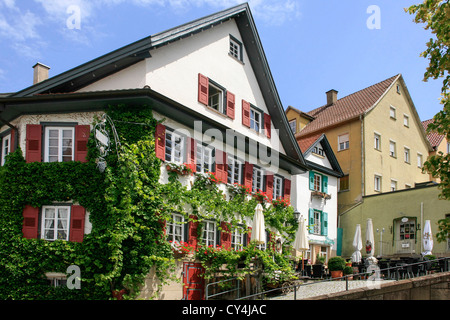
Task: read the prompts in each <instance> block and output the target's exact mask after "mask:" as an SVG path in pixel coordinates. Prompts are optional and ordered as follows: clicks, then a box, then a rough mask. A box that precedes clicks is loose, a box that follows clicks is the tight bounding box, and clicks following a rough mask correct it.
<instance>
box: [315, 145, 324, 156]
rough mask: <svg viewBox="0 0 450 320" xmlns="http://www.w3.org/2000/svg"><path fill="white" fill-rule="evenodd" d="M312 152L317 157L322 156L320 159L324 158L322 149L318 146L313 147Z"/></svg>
mask: <svg viewBox="0 0 450 320" xmlns="http://www.w3.org/2000/svg"><path fill="white" fill-rule="evenodd" d="M312 152H313V153H315V154H317V155H319V156H322V157H324V156H325V153H324V152H323V149H322V148H321V147H319V146H315V147H314V148H313V151H312Z"/></svg>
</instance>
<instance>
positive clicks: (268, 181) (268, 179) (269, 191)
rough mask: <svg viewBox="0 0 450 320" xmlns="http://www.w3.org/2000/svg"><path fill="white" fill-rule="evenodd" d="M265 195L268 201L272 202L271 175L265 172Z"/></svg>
mask: <svg viewBox="0 0 450 320" xmlns="http://www.w3.org/2000/svg"><path fill="white" fill-rule="evenodd" d="M266 194H267V197H268V198H269V200H270V201H272V197H273V173H272V172H270V171H267V175H266Z"/></svg>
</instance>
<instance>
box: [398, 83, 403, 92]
mask: <svg viewBox="0 0 450 320" xmlns="http://www.w3.org/2000/svg"><path fill="white" fill-rule="evenodd" d="M397 93H398V94H402V93H401V92H400V85H399V84H397Z"/></svg>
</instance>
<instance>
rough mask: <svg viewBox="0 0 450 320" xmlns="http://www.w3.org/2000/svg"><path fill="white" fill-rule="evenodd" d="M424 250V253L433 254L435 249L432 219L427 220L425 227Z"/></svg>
mask: <svg viewBox="0 0 450 320" xmlns="http://www.w3.org/2000/svg"><path fill="white" fill-rule="evenodd" d="M422 241H423V250H424V252H422V255H424V256H426V255H429V254H431V251H432V250H433V234H432V233H431V225H430V220H425V227H424V228H423V238H422Z"/></svg>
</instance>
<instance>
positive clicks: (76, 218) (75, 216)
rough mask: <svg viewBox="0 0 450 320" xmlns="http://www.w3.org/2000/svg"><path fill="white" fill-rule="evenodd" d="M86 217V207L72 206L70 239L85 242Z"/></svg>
mask: <svg viewBox="0 0 450 320" xmlns="http://www.w3.org/2000/svg"><path fill="white" fill-rule="evenodd" d="M85 217H86V209H85V208H83V207H82V206H72V210H71V213H70V231H69V241H73V242H83V237H84V220H85Z"/></svg>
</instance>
